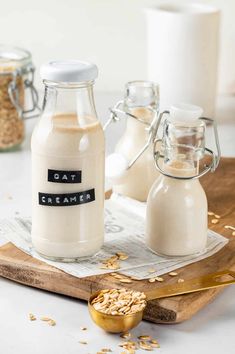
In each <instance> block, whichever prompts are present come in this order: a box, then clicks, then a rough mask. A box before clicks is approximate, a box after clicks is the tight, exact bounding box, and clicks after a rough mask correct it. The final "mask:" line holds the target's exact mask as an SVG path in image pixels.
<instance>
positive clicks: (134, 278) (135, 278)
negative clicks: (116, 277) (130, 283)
mask: <svg viewBox="0 0 235 354" xmlns="http://www.w3.org/2000/svg"><path fill="white" fill-rule="evenodd" d="M130 279H131V280H136V281H140V280H142V279H140V278H137V277H130Z"/></svg>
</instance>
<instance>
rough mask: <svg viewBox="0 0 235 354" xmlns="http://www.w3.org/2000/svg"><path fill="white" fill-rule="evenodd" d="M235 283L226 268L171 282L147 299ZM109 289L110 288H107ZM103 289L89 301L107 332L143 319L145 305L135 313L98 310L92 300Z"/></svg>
mask: <svg viewBox="0 0 235 354" xmlns="http://www.w3.org/2000/svg"><path fill="white" fill-rule="evenodd" d="M234 283H235V272H233V271H231V270H224V271H221V272H217V273H213V274H208V275H205V276H201V277H198V278H195V279H191V280H186V281H185V282H183V283H177V284H171V285H167V286H164V287H162V288H156V289H154V290H150V291H148V292H146V293H145V295H146V300H147V301H149V300H155V299H160V298H164V297H170V296H175V295H182V294H187V293H193V292H197V291H202V290H207V289H212V288H217V287H221V286H226V285H230V284H234ZM107 290H108V289H107ZM101 291H102V290H100V291H97V292H95V293H93V294H92V295H91V297H90V299H89V301H88V309H89V313H90V316H91V318H92V320H93V321H94V322H95V324H97V326H99V327H101V328H102V329H104V330H105V331H106V332H111V333H121V332H127V331H129V330H130V329H132V328H134V327H136V326H137V325H138V324H139V323H140V322H141V320H142V318H143V314H144V309H145V307H146V305H147V302H146V305H145V307H144V308H143V309H142V310H140V311H138V312H135V313H131V314H126V315H111V314H105V313H103V312H101V311H98V310H96V309H95V308H94V306H93V305H92V301H93V300H94V299H95V298H96V297H97V296H98V295H99V294H100V292H101Z"/></svg>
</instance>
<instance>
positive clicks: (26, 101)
mask: <svg viewBox="0 0 235 354" xmlns="http://www.w3.org/2000/svg"><path fill="white" fill-rule="evenodd" d="M34 71H35V68H34V66H33V64H32V57H31V53H30V52H29V51H27V50H25V49H22V48H15V47H10V46H4V45H0V151H8V150H12V149H15V148H17V147H18V146H20V144H21V143H22V141H23V140H24V135H25V129H24V119H27V118H31V117H34V116H37V113H38V112H39V111H40V109H39V107H38V94H37V91H36V89H35V87H34V85H33V81H34Z"/></svg>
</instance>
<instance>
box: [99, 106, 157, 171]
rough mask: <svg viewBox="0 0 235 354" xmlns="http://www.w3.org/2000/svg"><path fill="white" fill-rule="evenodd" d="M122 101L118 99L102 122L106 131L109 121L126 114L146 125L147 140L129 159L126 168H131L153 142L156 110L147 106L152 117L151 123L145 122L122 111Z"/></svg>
mask: <svg viewBox="0 0 235 354" xmlns="http://www.w3.org/2000/svg"><path fill="white" fill-rule="evenodd" d="M123 104H124V101H123V100H120V101H118V102H117V103H116V104H115V106H114V107H113V108H110V109H109V110H110V112H111V113H110V117H109V118H108V120H107V122H106V123H105V124H104V126H103V129H104V131H106V129H107V128H108V127H109V125H110V124H111V123H116V122H118V121H120V119H121V118H120V117H119V115H123V116H127V117H130V118H132V119H136V120H137V121H139V122H140V123H141V124H144V125H145V126H146V128H145V130H146V131H147V132H148V140H147V142H146V143H145V144H144V145H143V147H142V148H141V149H140V150H139V152H138V153H137V154H136V155H135V156H134V157H133V159H131V160H130V161H129V163H128V166H127V170H128V169H129V168H131V167H132V166H133V165H134V163H135V162H136V161H137V160H138V158H139V157H140V156H141V155H142V154H143V153H144V152H145V150H147V148H148V147H149V146H150V144H151V143H153V142H154V138H155V137H156V133H155V130H156V125H157V122H158V111H156V110H154V109H152V107H148V109H149V110H150V111H152V112H153V113H154V118H153V120H152V122H151V124H149V123H147V122H146V121H144V120H143V119H141V118H139V117H136V116H135V115H134V114H131V113H129V112H126V111H124V110H123V109H120V108H119V107H120V106H123Z"/></svg>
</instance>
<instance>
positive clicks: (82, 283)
mask: <svg viewBox="0 0 235 354" xmlns="http://www.w3.org/2000/svg"><path fill="white" fill-rule="evenodd" d="M201 182H202V185H203V186H204V188H205V190H206V194H207V197H208V201H209V210H211V211H213V212H215V213H216V214H219V215H221V219H220V221H219V223H218V224H215V225H213V224H211V222H210V221H209V227H210V228H211V229H212V230H214V231H216V232H219V233H220V234H222V235H224V236H225V237H227V238H229V240H230V241H229V243H228V244H227V245H226V246H225V247H224V248H223V249H222V250H220V251H219V252H218V253H216V254H215V255H213V256H211V257H209V258H207V259H204V260H202V261H200V262H197V263H194V264H191V265H188V266H186V267H183V268H180V269H179V270H178V271H177V272H178V273H179V275H180V277H181V278H184V279H185V280H186V279H191V278H194V277H197V276H199V275H203V274H208V273H211V272H215V271H218V270H222V269H225V268H227V269H228V268H230V269H232V270H235V236H232V231H231V230H228V229H225V228H224V226H225V225H232V226H235V159H232V158H223V159H222V160H221V163H220V165H219V168H218V170H217V171H216V172H215V173H214V174H211V173H210V174H207V175H206V176H204V177H203V178H202V180H201ZM210 219H211V217H210V218H209V220H210ZM0 276H2V277H5V278H8V279H11V280H14V281H16V282H19V283H22V284H26V285H29V286H32V287H36V288H39V289H44V290H48V291H51V292H55V293H59V294H64V295H68V296H71V297H74V298H79V299H83V300H87V299H88V298H89V296H90V294H91V293H92V292H93V291H96V290H98V289H103V288H110V287H114V288H115V287H119V288H120V287H121V286H124V285H125V287H126V288H131V289H138V290H141V291H146V289H154V288H156V287H162V286H165V285H167V284H170V283H174V282H176V281H177V277H170V276H169V275H164V276H163V278H164V280H165V281H164V282H163V283H149V282H148V281H146V280H143V281H134V282H133V283H131V284H121V283H120V282H118V281H117V280H115V279H114V278H113V277H112V276H111V275H101V276H93V277H87V278H76V277H74V276H72V275H68V274H66V273H64V272H63V271H61V270H58V269H56V268H54V267H52V266H49V265H47V264H46V263H44V262H41V261H38V260H36V259H34V258H32V257H30V256H28V255H27V254H25V253H23V252H22V251H20V250H19V249H17V248H16V247H15V246H14V245H12V244H11V243H8V244H6V245H4V246H2V247H1V248H0ZM221 291H222V290H221V289H211V290H206V291H201V292H198V293H193V294H187V295H181V296H175V297H171V298H165V299H160V300H154V301H150V302H149V303H148V306H147V308H146V311H145V315H144V318H145V319H146V320H149V321H152V322H155V323H177V322H182V321H185V320H187V319H189V318H190V317H192V316H193V315H194V314H195V313H196V312H198V311H199V310H200V309H201V308H203V307H204V306H205V305H207V304H208V303H209V302H211V301H212V300H213V299H214V298H215V297H216V296H217V295H218V294H219V293H220V292H221Z"/></svg>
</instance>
